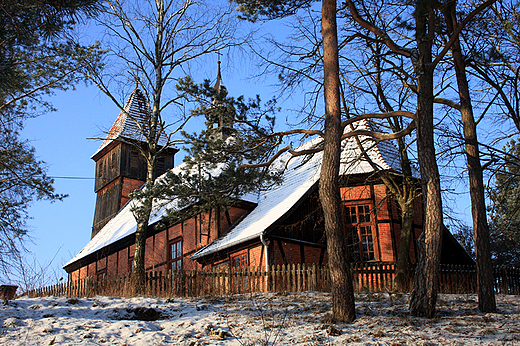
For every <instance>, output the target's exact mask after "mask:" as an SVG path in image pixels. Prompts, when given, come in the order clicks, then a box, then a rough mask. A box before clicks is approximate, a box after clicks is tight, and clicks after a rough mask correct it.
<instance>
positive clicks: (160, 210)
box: [63, 163, 258, 267]
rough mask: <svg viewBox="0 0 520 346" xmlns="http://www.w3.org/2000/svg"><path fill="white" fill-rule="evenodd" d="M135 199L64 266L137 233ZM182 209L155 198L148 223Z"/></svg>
mask: <svg viewBox="0 0 520 346" xmlns="http://www.w3.org/2000/svg"><path fill="white" fill-rule="evenodd" d="M185 165H186V163H181V164H180V165H178V166H176V167H174V168H172V169H171V171H172V172H173V173H174V174H179V173H181V172H182V170H183V169H184V167H185ZM223 166H224V164H222V165H220V166H219V165H217V167H214V168H213V169H211V170H208V171H207V172H206V173H207V174H208V175H211V176H215V175H217V174H219V172H221V170H222V169H223ZM195 169H196V168H193V170H195ZM164 176H165V174H164V175H162V176H160V177H158V178H157V179H162V177H164ZM241 199H242V200H243V201H247V202H253V203H256V202H257V199H258V193H248V194H246V195H244V196H242V197H241ZM135 203H136V201H135V200H132V201H130V202H129V203H127V204H126V205H125V206H124V207H123V209H121V210H120V211H119V212H118V213H117V214H116V216H114V217H113V218H112V219H111V220H110V221H109V222H108V223H107V224H106V225H105V226H103V228H102V229H101V230H100V231H99V232H98V233H97V234H96V235H95V236H94V238H92V239H91V240H90V241H89V242H88V243H87V245H85V247H84V248H83V249H82V250H81V251H80V252H79V253H78V254H77V255H76V256H74V257H73V258H72V259H71V260H70V261H68V262H67V263H66V264H65V265H64V266H63V267H67V266H68V265H70V264H72V263H74V262H76V261H77V260H80V259H82V258H84V257H86V256H88V255H90V254H92V253H94V252H96V251H98V250H100V249H102V248H104V247H106V246H108V245H110V244H113V243H115V242H116V241H118V240H121V239H123V238H125V237H127V236H129V235H132V234H134V233H135V231H136V229H137V221H136V220H135V217H134V214H133V213H132V209H133V208H134V207H135ZM169 210H171V211H175V210H177V211H178V210H181V208H180V206H179V203H178V200H172V201H158V200H155V201H154V203H153V206H152V214H151V215H150V220H149V222H148V225H153V224H154V223H156V222H158V221H160V220H161V219H162V218H164V217H166V216H167V215H168V211H169Z"/></svg>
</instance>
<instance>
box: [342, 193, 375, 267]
mask: <svg viewBox="0 0 520 346" xmlns="http://www.w3.org/2000/svg"><path fill="white" fill-rule="evenodd" d="M343 208H344V209H343V219H344V224H345V242H346V245H347V255H348V257H349V260H350V261H351V262H375V261H378V260H379V251H378V248H379V239H378V237H377V233H376V217H375V216H376V215H375V212H374V207H373V204H372V203H370V202H368V201H367V202H358V203H348V204H343ZM352 208H355V211H356V213H355V220H352V219H353V217H352V215H353V214H352V213H351V210H352ZM361 208H362V211H363V213H360V210H361ZM361 215H364V217H363V220H360V218H361V217H360V216H361ZM366 216H369V219H368V220H367V219H366ZM367 228H369V229H370V231H368V232H367ZM353 230H355V233H351V232H352V231H353ZM354 235H355V237H356V239H357V242H353V241H354V240H355V239H353V236H354ZM352 249H356V250H355V251H354V252H353V251H352ZM356 255H357V257H358V258H356Z"/></svg>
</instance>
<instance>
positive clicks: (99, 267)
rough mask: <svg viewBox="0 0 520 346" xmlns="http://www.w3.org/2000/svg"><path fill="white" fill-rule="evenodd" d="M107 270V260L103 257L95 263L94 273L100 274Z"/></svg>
mask: <svg viewBox="0 0 520 346" xmlns="http://www.w3.org/2000/svg"><path fill="white" fill-rule="evenodd" d="M106 268H107V258H106V257H103V258H101V259H99V260H98V261H97V267H96V272H98V273H99V272H100V271H102V270H104V269H106Z"/></svg>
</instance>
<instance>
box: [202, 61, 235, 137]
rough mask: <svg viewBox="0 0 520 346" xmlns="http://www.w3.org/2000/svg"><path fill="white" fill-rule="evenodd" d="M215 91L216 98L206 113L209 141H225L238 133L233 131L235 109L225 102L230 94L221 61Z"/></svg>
mask: <svg viewBox="0 0 520 346" xmlns="http://www.w3.org/2000/svg"><path fill="white" fill-rule="evenodd" d="M213 90H215V96H214V97H213V101H212V102H211V106H209V107H208V109H207V113H206V125H207V126H208V128H209V130H208V139H209V140H210V141H216V140H225V139H226V138H228V137H229V136H231V135H233V134H234V133H236V131H235V130H234V129H233V119H234V116H235V109H234V108H233V106H231V105H229V104H226V102H225V99H226V96H227V94H228V92H227V89H226V87H225V86H224V84H222V75H221V73H220V61H218V72H217V81H216V82H215V85H214V86H213Z"/></svg>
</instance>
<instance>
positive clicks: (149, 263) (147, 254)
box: [144, 237, 155, 270]
mask: <svg viewBox="0 0 520 346" xmlns="http://www.w3.org/2000/svg"><path fill="white" fill-rule="evenodd" d="M153 255H154V241H153V237H148V238H146V245H145V251H144V268H145V269H146V270H151V269H152V267H153V266H154V264H155V262H154V256H153Z"/></svg>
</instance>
